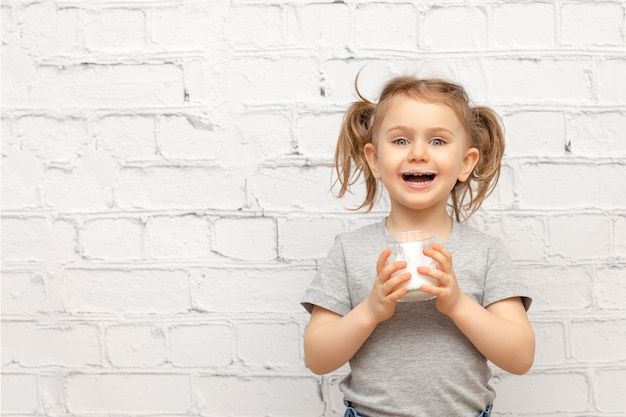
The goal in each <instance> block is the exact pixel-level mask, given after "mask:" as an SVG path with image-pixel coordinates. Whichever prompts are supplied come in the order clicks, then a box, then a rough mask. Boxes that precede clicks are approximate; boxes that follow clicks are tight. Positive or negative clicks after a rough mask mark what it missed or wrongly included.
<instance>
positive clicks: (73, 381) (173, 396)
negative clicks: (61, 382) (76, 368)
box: [66, 373, 191, 414]
mask: <svg viewBox="0 0 626 417" xmlns="http://www.w3.org/2000/svg"><path fill="white" fill-rule="evenodd" d="M66 393H67V394H66V395H67V409H68V411H69V413H71V414H102V413H110V414H155V413H156V414H158V413H166V414H167V413H171V414H186V413H188V412H189V410H190V408H191V383H190V381H189V377H188V376H186V375H178V374H96V375H90V374H81V373H76V374H71V375H69V376H68V377H67V382H66Z"/></svg>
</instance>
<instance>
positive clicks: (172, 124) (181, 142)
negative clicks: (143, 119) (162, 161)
mask: <svg viewBox="0 0 626 417" xmlns="http://www.w3.org/2000/svg"><path fill="white" fill-rule="evenodd" d="M157 143H158V147H159V151H160V153H161V155H163V156H164V157H165V158H168V159H208V160H212V159H215V158H216V154H217V149H218V144H219V142H218V141H217V135H216V132H214V126H213V123H212V122H211V121H210V120H206V119H203V118H199V117H195V116H191V115H188V116H167V117H162V118H159V119H158V121H157Z"/></svg>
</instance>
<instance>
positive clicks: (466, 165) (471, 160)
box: [457, 148, 480, 182]
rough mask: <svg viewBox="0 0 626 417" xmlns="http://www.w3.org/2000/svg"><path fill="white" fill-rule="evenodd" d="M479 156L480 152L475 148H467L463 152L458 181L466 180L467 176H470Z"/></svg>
mask: <svg viewBox="0 0 626 417" xmlns="http://www.w3.org/2000/svg"><path fill="white" fill-rule="evenodd" d="M479 156H480V152H479V151H478V149H476V148H469V149H468V150H467V151H466V152H465V156H464V157H463V162H462V163H461V171H460V172H459V176H458V177H457V179H458V180H459V181H461V182H465V181H467V178H468V177H469V176H470V174H471V173H472V171H473V170H474V167H475V166H476V164H477V163H478V158H479Z"/></svg>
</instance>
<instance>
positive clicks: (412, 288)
mask: <svg viewBox="0 0 626 417" xmlns="http://www.w3.org/2000/svg"><path fill="white" fill-rule="evenodd" d="M392 237H393V238H394V240H395V241H394V242H393V243H392V245H391V248H392V253H391V257H390V260H391V261H392V262H395V261H406V264H407V265H406V268H404V269H402V270H400V271H398V272H397V273H396V274H403V273H407V272H409V273H410V274H411V280H410V281H408V282H407V283H406V284H405V286H406V287H407V289H408V290H409V291H408V292H407V293H406V294H405V295H404V297H402V298H401V299H400V300H399V301H424V300H430V299H432V298H435V297H434V296H433V295H431V294H428V293H426V292H424V291H422V290H420V287H421V286H422V285H432V286H435V287H438V286H439V282H438V281H437V280H434V279H432V278H430V277H427V276H425V275H422V274H419V273H418V272H417V267H418V266H426V267H429V268H437V263H436V262H435V261H433V260H432V259H431V258H429V257H428V256H425V255H424V254H423V252H422V251H423V250H424V248H430V247H431V246H432V244H433V243H435V242H438V236H437V234H436V233H433V232H426V231H420V230H415V231H410V232H402V233H395V234H392Z"/></svg>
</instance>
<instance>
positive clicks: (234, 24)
mask: <svg viewBox="0 0 626 417" xmlns="http://www.w3.org/2000/svg"><path fill="white" fill-rule="evenodd" d="M225 20H226V22H225V37H226V39H228V41H229V43H231V44H232V45H233V46H234V47H235V48H240V49H250V50H254V49H263V48H268V47H276V46H279V45H280V44H281V43H282V32H283V26H284V22H283V18H282V8H281V7H280V6H279V5H263V6H255V5H249V6H248V5H245V6H234V7H231V8H230V9H229V10H228V13H227V14H226V16H225ZM252 33H257V34H263V36H250V34H252Z"/></svg>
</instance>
